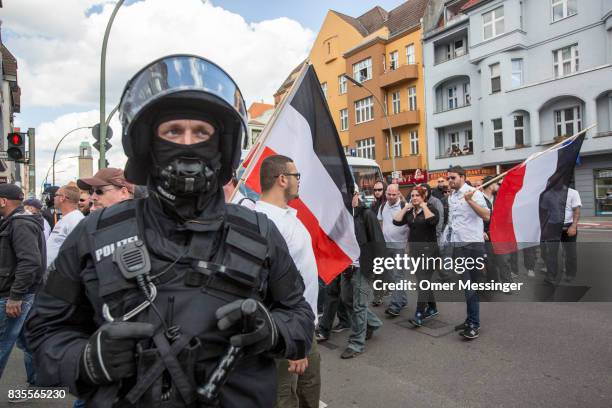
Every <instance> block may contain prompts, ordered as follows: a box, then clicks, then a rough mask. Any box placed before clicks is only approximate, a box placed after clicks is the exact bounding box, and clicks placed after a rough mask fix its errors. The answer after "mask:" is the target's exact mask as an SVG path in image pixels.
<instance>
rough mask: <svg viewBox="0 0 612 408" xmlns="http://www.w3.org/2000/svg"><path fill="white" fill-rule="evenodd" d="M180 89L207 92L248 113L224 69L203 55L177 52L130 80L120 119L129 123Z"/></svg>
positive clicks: (237, 90)
mask: <svg viewBox="0 0 612 408" xmlns="http://www.w3.org/2000/svg"><path fill="white" fill-rule="evenodd" d="M181 91H203V92H207V93H209V94H212V95H215V96H217V97H218V98H219V99H221V100H223V101H224V102H225V103H227V104H228V105H229V106H231V107H233V108H234V109H236V111H237V112H238V113H239V114H240V115H241V116H245V115H246V109H245V106H244V100H243V98H242V94H241V93H240V90H239V89H238V86H237V85H236V83H235V82H234V81H233V80H232V79H231V78H230V76H229V75H228V74H227V73H225V71H223V70H222V69H221V68H219V67H218V66H217V65H215V64H213V63H211V62H209V61H207V60H205V59H203V58H200V57H196V56H190V55H176V56H169V57H165V58H162V59H160V60H157V61H155V62H153V63H152V64H150V65H148V66H147V67H146V68H144V69H142V70H141V71H140V72H139V73H138V74H136V76H135V77H134V78H133V79H132V80H131V81H130V83H128V85H127V87H126V90H125V92H124V94H123V97H122V98H121V103H120V106H119V112H120V115H121V120H122V121H124V122H127V123H130V122H132V120H133V119H134V118H135V117H136V116H138V114H139V113H140V112H141V111H142V110H143V108H145V107H146V106H148V105H149V104H151V103H152V102H154V101H156V100H157V99H159V98H162V97H164V96H166V95H169V94H172V93H175V92H181Z"/></svg>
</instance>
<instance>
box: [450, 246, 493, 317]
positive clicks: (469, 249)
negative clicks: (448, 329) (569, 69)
mask: <svg viewBox="0 0 612 408" xmlns="http://www.w3.org/2000/svg"><path fill="white" fill-rule="evenodd" d="M484 254H485V249H484V244H483V243H480V242H472V243H470V244H468V245H466V246H461V247H455V248H453V257H454V258H461V257H463V258H474V259H476V258H478V257H484ZM480 275H481V271H479V270H478V269H476V268H475V267H472V268H465V272H464V273H463V274H461V275H460V279H461V280H462V281H463V282H465V281H468V280H469V281H470V282H472V283H476V282H480V281H481V279H480ZM465 304H466V308H467V318H466V319H465V322H466V323H467V324H468V325H469V326H470V327H474V328H478V327H480V299H479V298H478V292H476V291H475V290H471V289H466V290H465Z"/></svg>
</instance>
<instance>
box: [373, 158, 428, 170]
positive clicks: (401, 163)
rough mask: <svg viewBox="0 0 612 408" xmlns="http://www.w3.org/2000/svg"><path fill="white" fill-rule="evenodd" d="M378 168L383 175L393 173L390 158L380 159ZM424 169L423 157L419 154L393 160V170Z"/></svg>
mask: <svg viewBox="0 0 612 408" xmlns="http://www.w3.org/2000/svg"><path fill="white" fill-rule="evenodd" d="M380 167H381V170H382V172H383V173H388V172H390V171H393V160H392V159H391V158H390V157H385V158H384V159H382V163H381V166H380ZM424 167H425V165H424V164H423V156H422V155H420V154H411V155H407V156H401V157H396V158H395V168H396V169H397V170H406V169H422V168H424Z"/></svg>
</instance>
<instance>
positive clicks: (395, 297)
mask: <svg viewBox="0 0 612 408" xmlns="http://www.w3.org/2000/svg"><path fill="white" fill-rule="evenodd" d="M405 253H406V251H405V250H404V249H396V248H387V256H388V257H391V258H394V259H395V256H396V255H397V254H399V255H401V256H403V255H404V254H405ZM389 273H390V275H391V279H392V280H393V282H395V283H400V282H401V281H402V280H403V279H406V274H405V272H404V270H403V269H397V268H393V269H391V270H390V271H389ZM407 304H408V295H407V294H406V291H405V290H392V291H391V301H390V302H389V309H391V310H394V311H396V312H399V311H400V310H402V309H403V308H405V307H406V305H407Z"/></svg>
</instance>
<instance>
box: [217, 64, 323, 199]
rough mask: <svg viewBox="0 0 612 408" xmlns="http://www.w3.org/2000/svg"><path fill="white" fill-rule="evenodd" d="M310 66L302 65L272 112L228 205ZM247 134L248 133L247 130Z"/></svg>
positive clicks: (257, 159)
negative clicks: (287, 90) (285, 94)
mask: <svg viewBox="0 0 612 408" xmlns="http://www.w3.org/2000/svg"><path fill="white" fill-rule="evenodd" d="M310 65H311V64H310V62H305V63H304V65H302V68H301V69H300V71H299V73H298V75H297V77H296V78H295V81H293V84H292V85H291V88H290V89H289V92H288V93H287V96H285V98H283V100H282V101H281V103H280V105H279V106H278V108H276V109H275V110H274V113H273V114H272V117H271V118H270V121H269V122H268V123H267V124H266V126H265V127H264V129H263V130H262V132H261V135H260V136H259V140H258V143H257V144H256V145H255V152H254V153H253V156H252V157H251V159H250V162H249V164H248V165H247V167H246V169H245V170H244V172H243V173H242V175H241V176H240V179H239V180H238V183H237V184H236V187H235V188H234V191H232V194H231V196H230V198H229V202H230V203H231V202H232V201H233V200H234V196H235V195H236V192H238V191H239V190H240V187H242V185H243V184H244V183H245V182H246V179H247V177H248V176H249V174H251V171H253V167H255V165H256V164H257V162H258V161H259V157H260V156H261V154H262V153H263V151H264V146H265V142H266V141H267V139H268V136H269V134H270V129H272V127H273V126H274V124H275V123H276V120H277V119H278V115H280V112H281V111H282V110H283V108H284V107H285V105H286V104H287V103H289V102H288V101H289V100H291V99H292V98H293V95H294V94H295V92H296V91H297V89H298V87H299V86H300V85H301V84H302V80H303V79H304V76H305V75H306V71H307V70H308V67H309V66H310ZM247 132H248V129H247ZM249 153H250V151H249ZM247 156H248V155H247Z"/></svg>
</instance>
